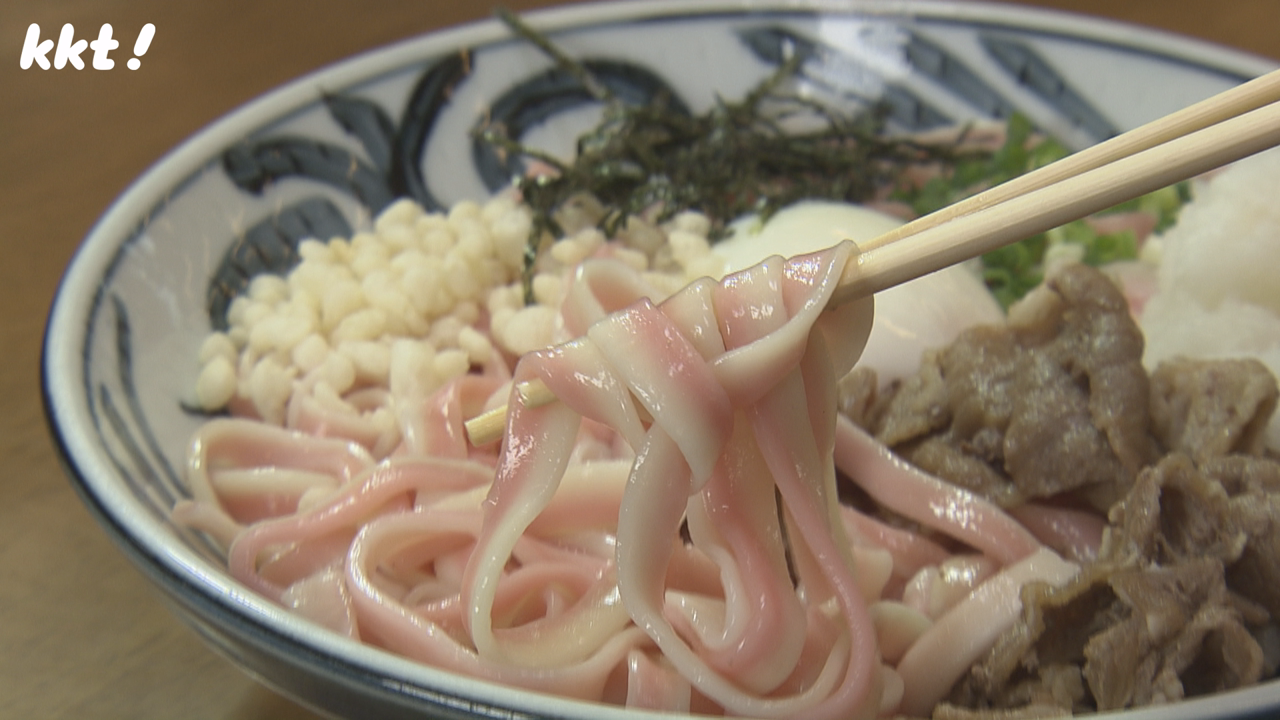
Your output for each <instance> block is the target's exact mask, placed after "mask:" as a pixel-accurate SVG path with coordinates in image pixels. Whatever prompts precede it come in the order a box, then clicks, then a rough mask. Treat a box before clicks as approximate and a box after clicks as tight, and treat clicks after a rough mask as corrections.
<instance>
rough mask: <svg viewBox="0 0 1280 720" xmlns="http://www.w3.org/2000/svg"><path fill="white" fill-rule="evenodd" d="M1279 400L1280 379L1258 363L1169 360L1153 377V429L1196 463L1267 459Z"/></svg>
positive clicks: (1165, 442) (1168, 446) (1169, 447)
mask: <svg viewBox="0 0 1280 720" xmlns="http://www.w3.org/2000/svg"><path fill="white" fill-rule="evenodd" d="M1277 397H1280V390H1278V389H1277V386H1276V378H1275V376H1274V375H1272V374H1271V371H1270V370H1268V369H1267V366H1266V365H1263V364H1262V363H1261V362H1259V361H1257V360H1254V359H1245V360H1189V359H1178V360H1171V361H1166V362H1164V363H1161V364H1160V366H1159V367H1157V368H1156V369H1155V371H1154V372H1153V373H1152V374H1151V429H1152V432H1153V433H1154V434H1155V436H1156V438H1157V439H1158V440H1159V441H1160V444H1161V445H1163V446H1164V448H1165V449H1166V450H1168V451H1170V452H1183V453H1186V454H1188V455H1190V456H1191V457H1193V458H1195V459H1196V460H1204V459H1206V458H1210V457H1214V456H1220V455H1230V454H1246V455H1262V454H1263V453H1264V451H1265V448H1266V428H1267V422H1268V421H1269V420H1270V419H1271V414H1272V413H1273V412H1274V411H1275V409H1276V400H1277Z"/></svg>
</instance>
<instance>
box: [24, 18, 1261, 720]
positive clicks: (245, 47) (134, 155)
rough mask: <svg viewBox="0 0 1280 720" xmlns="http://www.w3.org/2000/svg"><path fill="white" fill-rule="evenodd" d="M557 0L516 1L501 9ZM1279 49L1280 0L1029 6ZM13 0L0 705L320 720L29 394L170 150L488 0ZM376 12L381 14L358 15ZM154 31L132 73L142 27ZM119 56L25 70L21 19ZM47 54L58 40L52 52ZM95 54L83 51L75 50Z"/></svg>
mask: <svg viewBox="0 0 1280 720" xmlns="http://www.w3.org/2000/svg"><path fill="white" fill-rule="evenodd" d="M548 4H550V3H549V2H547V1H546V0H508V2H507V3H506V5H507V7H509V8H511V9H513V10H517V11H520V10H525V9H529V8H534V7H539V6H545V5H548ZM1030 4H1033V5H1042V6H1049V7H1057V8H1061V9H1067V10H1073V11H1077V12H1082V13H1088V14H1093V15H1101V16H1108V17H1113V18H1117V19H1121V20H1125V21H1128V22H1134V23H1141V24H1147V25H1153V26H1157V27H1161V28H1164V29H1167V30H1172V31H1174V32H1178V33H1182V34H1185V35H1192V36H1196V37H1200V38H1203V39H1206V40H1210V41H1213V42H1217V43H1221V44H1224V45H1231V46H1235V47H1238V48H1241V49H1244V50H1247V51H1250V52H1253V53H1255V54H1258V55H1262V56H1265V57H1269V58H1273V59H1277V60H1280V32H1277V27H1280V0H1222V1H1220V2H1212V3H1211V2H1205V0H1036V1H1034V2H1031V3H1030ZM364 8H365V9H361V8H360V4H359V3H357V2H355V1H354V0H287V1H280V2H278V1H275V0H265V1H261V2H260V1H258V0H225V1H221V0H220V1H216V2H215V1H212V0H211V1H208V2H203V1H195V0H192V1H191V2H181V3H178V2H172V1H171V0H128V1H127V2H126V1H125V0H62V1H61V2H57V3H49V2H36V1H35V0H17V1H15V0H10V1H9V2H6V3H4V4H3V6H2V7H0V247H3V250H4V254H3V256H0V308H3V313H4V320H3V321H2V322H0V349H2V350H3V357H2V359H0V397H3V398H4V401H3V404H2V405H0V468H3V471H0V717H2V718H79V719H81V720H84V719H88V718H126V717H127V718H135V719H143V718H226V719H231V718H236V719H239V720H251V719H252V720H259V719H265V718H273V719H276V720H285V719H288V718H312V717H316V716H315V715H314V714H313V713H312V712H310V711H308V710H306V709H304V708H301V707H299V706H297V705H295V704H294V703H293V702H291V701H289V700H287V699H284V698H282V697H280V696H278V695H276V694H274V693H273V692H272V691H270V690H268V689H265V688H264V687H262V686H261V685H259V684H257V683H256V682H255V681H254V680H253V679H251V678H249V677H247V676H246V675H244V674H243V673H241V672H240V671H239V670H238V669H236V668H235V667H234V666H232V665H231V664H230V663H228V662H227V661H225V660H223V659H222V658H221V657H219V656H217V655H215V654H214V653H213V652H211V651H210V650H208V649H207V648H206V647H205V646H204V645H203V644H202V643H201V642H200V641H199V640H198V639H197V638H196V636H195V635H194V633H192V632H191V631H190V630H188V629H187V628H186V627H185V626H184V625H182V624H181V623H179V622H178V621H177V620H176V619H175V618H174V617H173V616H172V615H170V614H169V612H168V611H167V610H166V608H165V607H164V606H163V605H162V604H161V602H160V600H159V597H158V594H157V593H156V592H154V591H153V590H152V589H151V587H150V586H149V585H148V584H147V583H146V582H145V581H144V580H143V578H142V576H141V575H140V574H139V573H138V572H137V571H136V570H134V568H133V567H132V566H130V565H129V564H128V563H127V562H126V561H125V559H124V558H123V556H122V555H120V554H119V553H118V552H117V551H116V549H115V547H114V546H113V545H112V544H111V542H110V541H109V540H108V538H107V536H106V535H105V534H104V533H103V532H102V531H101V530H99V529H98V527H97V526H96V525H95V524H94V522H93V520H92V519H91V518H90V516H89V514H88V513H87V512H86V511H85V510H84V509H83V507H82V506H81V504H80V502H79V500H78V499H77V497H76V496H75V494H74V493H73V491H72V489H71V486H70V484H69V483H68V482H67V480H66V479H65V476H64V475H63V473H62V470H61V468H60V467H59V464H58V461H57V459H56V457H55V454H54V451H53V448H52V445H51V443H50V441H49V436H48V432H47V430H46V427H45V424H44V418H43V411H42V408H41V404H40V394H39V370H38V363H39V356H40V339H41V333H42V330H43V327H44V322H45V315H46V312H47V310H48V307H49V304H50V301H51V299H52V297H53V293H54V290H55V287H56V285H57V282H58V278H59V276H60V274H61V273H62V270H63V267H64V266H65V264H66V263H67V261H68V260H69V259H70V257H71V255H72V253H73V251H74V250H75V248H76V246H77V244H78V243H79V241H80V239H81V238H82V237H83V236H84V235H85V233H86V232H87V231H88V230H89V227H90V226H91V224H92V223H93V222H94V221H95V219H96V218H97V217H98V216H99V214H100V213H102V211H103V210H104V209H105V208H106V206H107V205H108V204H109V203H110V202H111V201H112V199H113V198H114V197H115V196H116V195H117V194H119V193H120V192H121V191H122V190H123V189H124V188H125V186H126V185H127V184H128V183H129V182H131V181H132V180H133V179H134V178H135V177H136V176H137V175H139V174H140V173H141V172H143V171H144V170H145V169H146V168H147V166H148V165H150V164H151V163H152V162H154V161H155V160H156V159H157V158H158V157H159V156H160V155H161V154H163V153H164V152H165V151H166V150H168V149H169V148H171V147H173V146H174V145H176V144H177V143H179V142H180V141H182V140H183V139H184V138H186V137H187V136H188V135H190V134H192V133H194V132H196V131H197V130H199V129H200V128H201V127H202V126H204V125H205V124H206V123H208V122H210V121H211V120H214V119H215V118H217V117H219V116H221V115H223V114H224V113H226V112H228V111H229V110H231V109H233V108H235V107H236V106H238V105H240V104H241V103H243V102H245V101H247V100H249V99H251V98H253V97H255V96H257V95H259V94H261V93H263V92H265V91H267V90H269V89H271V88H273V87H275V86H277V85H279V84H281V83H283V82H285V81H287V80H290V79H292V78H294V77H296V76H298V75H300V74H303V73H305V72H307V71H310V70H313V69H315V68H317V67H320V66H322V65H324V64H327V63H330V62H333V61H336V60H339V59H342V58H344V57H348V56H350V55H352V54H354V53H357V52H359V51H362V50H365V49H368V48H372V47H375V46H378V45H381V44H384V43H387V42H390V41H394V40H398V39H401V38H405V37H409V36H411V35H415V34H418V33H422V32H426V31H429V30H433V29H436V28H440V27H445V26H449V25H453V24H457V23H461V22H466V21H469V20H474V19H478V18H481V17H484V16H487V15H488V14H489V8H490V5H489V4H488V3H487V2H485V1H484V0H380V1H379V2H377V3H365V4H364ZM368 8H376V10H374V11H370V10H369V9H368ZM148 22H150V23H153V24H154V25H155V27H156V35H155V39H154V40H153V42H152V44H151V47H150V49H149V50H148V52H147V53H146V54H145V55H144V56H143V57H142V58H141V62H142V64H141V67H140V68H139V69H138V70H137V71H130V70H128V69H126V68H125V66H124V63H125V61H126V60H127V59H128V58H130V57H132V52H131V51H132V49H133V40H134V38H135V37H136V36H137V34H138V31H139V29H140V28H141V27H142V25H143V24H144V23H148ZM31 23H38V24H39V25H40V28H41V33H42V37H45V38H48V37H55V38H56V36H57V33H58V30H59V28H61V27H62V25H63V24H64V23H71V24H72V25H73V26H74V28H75V31H76V37H77V38H84V39H89V40H92V39H94V38H95V37H97V33H98V30H99V28H100V27H101V26H102V25H103V23H110V24H111V25H112V26H113V28H114V29H115V37H116V39H117V40H118V41H120V43H121V45H120V48H119V49H118V50H116V51H115V52H114V53H113V57H115V58H117V59H116V67H115V68H114V69H112V70H110V71H98V70H94V69H92V68H91V67H86V69H84V70H80V71H76V70H74V69H71V68H70V67H68V68H66V69H63V70H48V71H42V70H39V69H38V68H34V67H33V68H32V69H29V70H21V69H20V64H19V58H20V55H21V48H22V46H23V40H24V36H25V33H26V30H27V26H28V25H30V24H31ZM49 55H50V59H52V56H53V53H52V52H50V54H49ZM83 57H84V59H85V60H86V61H90V60H91V59H92V51H91V50H90V51H86V52H85V53H84V55H83Z"/></svg>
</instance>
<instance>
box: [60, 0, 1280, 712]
mask: <svg viewBox="0 0 1280 720" xmlns="http://www.w3.org/2000/svg"><path fill="white" fill-rule="evenodd" d="M770 12H783V13H801V14H839V15H860V16H876V15H880V16H892V17H903V16H906V17H924V18H929V19H931V20H943V21H953V22H958V23H964V24H980V25H990V26H993V27H1015V28H1018V29H1020V30H1025V31H1031V32H1037V33H1042V34H1046V35H1053V36H1063V37H1072V38H1077V39H1082V40H1084V41H1086V42H1088V41H1097V42H1099V43H1104V44H1108V45H1114V46H1119V47H1123V48H1131V49H1133V50H1136V51H1142V52H1144V53H1148V54H1152V55H1158V56H1161V57H1163V58H1167V59H1170V60H1173V61H1175V62H1184V63H1187V64H1188V65H1194V66H1196V67H1200V68H1206V69H1210V70H1217V71H1220V72H1223V73H1226V74H1230V75H1232V76H1240V77H1246V76H1251V75H1257V74H1261V73H1263V72H1265V71H1268V70H1271V69H1274V67H1275V65H1276V64H1275V63H1274V62H1273V61H1270V60H1268V59H1265V58H1262V57H1259V56H1256V55H1253V54H1250V53H1246V52H1243V51H1240V50H1236V49H1232V48H1227V47H1223V46H1220V45H1216V44H1213V43H1210V42H1207V41H1203V40H1198V39H1194V38H1188V37H1185V36H1181V35H1177V34H1174V33H1170V32H1167V31H1164V30H1158V29H1153V28H1148V27H1143V26H1139V25H1132V24H1127V23H1122V22H1117V21H1112V20H1106V19H1101V18H1095V17H1090V16H1085V15H1080V14H1077V13H1072V12H1067V11H1062V10H1052V9H1045V8H1031V7H1024V6H1018V5H1009V4H1004V3H997V2H963V3H959V2H951V1H949V0H852V1H850V0H612V1H611V2H598V3H584V4H575V5H568V6H560V7H552V8H543V9H540V10H536V11H532V12H529V13H527V14H525V15H524V17H525V18H526V19H527V20H528V22H530V23H531V24H532V25H533V26H535V27H538V28H540V29H543V30H545V31H549V32H554V31H557V30H564V29H568V28H572V27H579V26H593V25H604V24H616V23H619V22H628V21H642V20H644V19H645V18H652V17H657V16H685V17H694V16H698V15H714V14H741V13H764V14H768V13H770ZM508 37H509V33H508V32H507V30H506V28H505V27H504V26H503V25H501V23H499V22H498V21H496V20H493V19H485V20H477V21H473V22H469V23H465V24H461V25H456V26H452V27H448V28H443V29H439V30H435V31H431V32H428V33H424V34H421V35H418V36H414V37H410V38H406V39H403V40H400V41H397V42H394V43H391V44H389V45H385V46H381V47H377V48H373V49H370V50H366V51H363V52H361V53H358V54H356V55H353V56H351V57H348V58H345V59H342V60H338V61H336V62H334V63H330V64H328V65H326V66H324V67H321V68H319V69H317V70H314V71H312V72H309V73H307V74H305V75H303V76H301V77H299V78H297V79H294V80H291V81H289V82H287V83H285V84H283V85H281V86H278V87H276V88H274V89H271V90H268V91H266V92H264V93H262V94H260V95H258V96H257V97H255V98H253V99H251V100H249V101H248V102H246V103H244V104H242V105H240V106H238V107H236V108H234V109H232V110H231V111H229V112H227V113H226V114H224V115H222V116H221V117H219V118H218V119H216V120H214V121H213V122H211V123H209V124H208V125H206V126H204V127H203V128H201V129H200V130H198V131H196V132H195V133H194V134H193V135H191V136H189V137H188V138H186V139H185V140H183V141H182V142H181V143H179V144H178V145H177V146H175V147H174V148H172V149H171V150H169V151H168V152H166V153H165V154H164V155H162V156H161V157H160V158H159V159H158V160H156V161H155V162H154V163H153V164H151V165H150V166H149V167H148V168H147V169H146V170H144V171H143V173H142V174H141V175H139V176H138V177H137V178H136V179H135V180H134V181H132V182H131V183H130V184H129V185H128V186H127V187H126V188H125V189H124V190H123V191H122V192H121V193H120V195H119V196H118V197H117V198H116V199H114V200H113V201H112V202H111V204H110V205H109V206H108V208H107V209H106V210H105V211H104V213H103V214H102V215H101V216H100V217H99V219H98V220H97V221H96V222H95V223H94V224H93V226H92V227H91V228H90V230H89V231H88V232H87V233H86V235H85V238H84V239H83V240H82V241H81V243H80V244H79V246H78V247H77V249H76V251H75V253H74V255H73V256H72V258H71V260H70V261H69V262H68V265H67V267H66V270H65V271H64V273H63V275H62V277H61V278H60V280H59V282H58V285H57V288H56V290H55V293H54V296H53V300H52V303H51V306H50V310H49V315H48V320H47V323H46V325H45V332H44V338H43V341H42V349H41V353H42V354H41V363H40V374H41V377H40V387H41V396H42V402H43V405H44V414H45V419H46V423H47V425H48V428H49V432H50V435H51V437H52V438H53V440H54V445H55V449H56V451H57V453H58V455H59V458H60V460H61V462H62V464H63V466H64V469H65V471H66V472H67V475H68V477H69V479H70V481H71V484H72V486H73V487H74V488H75V490H76V492H77V494H78V495H79V496H80V497H81V500H82V501H83V502H84V503H85V505H86V506H87V507H88V509H89V510H90V511H91V513H92V514H93V515H94V516H95V519H97V520H98V522H99V523H100V524H101V525H102V526H103V527H104V529H105V530H106V531H107V532H108V534H109V535H110V536H111V537H112V539H113V540H114V541H115V542H116V543H117V544H118V545H119V546H120V547H121V549H122V550H123V551H124V552H125V554H126V555H128V556H129V557H130V559H131V560H132V561H133V562H134V563H135V565H137V566H138V567H139V568H140V570H141V571H142V572H143V573H144V575H146V576H148V577H149V578H150V579H151V580H153V581H154V582H157V584H159V585H161V586H162V588H163V589H164V590H165V591H166V592H169V593H171V594H175V595H176V596H177V597H178V598H179V599H180V600H181V601H182V602H184V603H188V604H190V603H193V602H194V603H195V604H197V605H200V606H201V607H202V608H203V610H204V611H205V612H210V613H213V614H216V615H217V616H218V618H219V619H220V620H221V621H223V622H228V623H230V624H232V625H235V626H237V627H239V636H243V637H242V639H243V638H249V639H257V640H259V641H261V642H263V643H266V644H268V645H270V644H275V645H277V646H279V647H280V648H283V649H284V650H287V651H289V652H292V653H297V652H302V653H304V654H307V655H309V656H311V657H312V658H313V659H314V661H315V662H318V663H319V662H323V663H328V664H329V665H331V666H332V667H333V668H335V669H336V670H339V671H341V672H343V673H346V674H347V675H351V676H359V675H363V676H364V677H366V678H367V680H365V681H364V682H366V683H369V684H371V685H377V686H385V685H386V684H387V683H388V682H394V683H400V684H401V685H403V687H400V688H399V689H396V688H390V687H384V688H383V690H385V692H387V693H388V694H389V696H403V695H404V694H409V695H413V696H416V697H419V698H421V699H424V700H426V701H427V702H428V703H436V704H438V705H440V707H441V709H444V710H448V709H450V708H453V709H454V710H456V709H457V708H458V707H461V706H466V708H467V709H469V710H471V711H479V712H481V713H484V714H486V715H492V716H499V715H501V716H507V717H509V716H511V715H512V714H514V715H516V716H521V715H524V714H525V713H533V714H535V715H536V714H541V715H546V716H557V717H563V716H572V717H584V718H585V717H592V718H614V717H616V718H617V719H618V720H635V719H636V718H640V717H644V716H646V715H647V713H642V712H638V711H635V710H624V709H622V708H614V707H611V706H601V705H599V704H596V703H587V702H582V701H572V700H566V699H563V698H558V697H552V696H548V695H542V694H540V693H536V692H527V691H522V690H517V689H513V688H509V687H505V686H502V685H500V684H497V683H493V682H489V681H484V680H478V679H474V678H468V677H464V676H460V675H456V674H454V673H451V672H448V671H444V670H441V669H438V668H434V667H430V666H427V665H424V664H421V663H417V662H414V661H411V660H408V659H406V658H402V657H399V656H396V655H393V654H391V653H390V652H387V651H383V650H380V649H376V648H372V647H371V646H368V645H364V644H362V643H359V642H356V641H353V640H349V639H347V638H343V637H341V636H338V635H337V634H334V633H329V632H327V631H324V630H321V629H320V628H318V627H317V626H314V625H312V624H311V623H310V622H307V621H305V620H302V619H301V618H298V617H296V616H294V615H291V614H289V613H287V612H285V611H284V610H283V609H281V608H278V607H276V606H275V605H273V604H271V603H270V602H269V601H266V600H265V599H264V598H260V597H258V596H257V595H256V594H254V593H252V591H249V590H248V589H247V588H244V587H242V586H240V585H239V584H238V583H236V582H234V581H233V580H231V578H230V576H228V575H225V574H221V575H220V571H219V569H218V568H215V567H211V566H209V565H208V563H207V561H205V560H204V559H203V558H201V557H199V556H198V555H197V554H196V553H194V552H191V551H189V550H188V549H186V548H181V547H179V548H176V549H173V548H170V547H168V546H167V544H166V540H167V539H168V537H169V536H168V535H167V534H166V533H165V531H164V530H163V526H162V524H161V523H159V522H158V521H156V520H155V519H154V518H153V517H152V516H151V515H150V514H149V513H148V512H146V511H145V509H143V508H142V507H141V505H140V504H139V503H138V501H137V500H136V499H135V498H133V497H132V496H130V495H129V494H128V493H127V492H117V491H115V490H114V489H113V487H112V485H113V484H115V483H116V482H117V481H116V479H115V478H114V477H113V476H112V473H111V472H110V471H109V470H107V468H109V463H108V461H107V459H106V458H105V456H104V454H103V453H102V451H101V450H100V449H99V448H97V447H96V443H95V441H94V439H93V437H92V433H90V432H88V431H87V428H86V425H85V423H84V422H81V421H83V420H84V419H85V418H86V417H87V416H88V405H87V401H86V396H85V394H84V393H85V392H86V390H87V388H85V387H84V385H83V382H80V381H81V380H83V362H84V358H85V355H86V354H87V348H86V346H85V343H84V341H85V340H86V339H87V336H86V333H85V328H87V327H89V326H90V321H91V318H92V317H93V316H94V314H95V312H96V300H95V301H94V302H87V300H90V299H91V298H95V297H97V295H96V294H97V293H98V292H99V291H100V287H99V284H100V282H101V281H102V280H104V279H106V278H109V276H110V273H111V272H112V268H113V266H114V264H115V263H116V262H118V260H119V258H120V254H121V250H122V248H123V247H124V246H125V245H127V244H128V243H129V242H130V240H131V238H133V237H135V236H136V235H137V234H138V233H140V232H141V229H142V227H143V225H144V224H145V222H146V219H147V218H148V217H149V216H150V215H151V214H152V213H154V212H156V210H157V209H158V208H159V207H160V206H161V204H162V201H163V198H164V196H165V194H166V193H167V192H168V191H169V190H170V189H171V188H173V187H176V186H180V185H181V184H183V183H185V182H188V181H189V179H190V178H191V177H192V176H193V175H194V174H195V173H198V172H199V170H200V169H201V168H202V167H204V166H206V164H207V163H208V162H209V161H210V159H211V158H215V157H217V156H218V154H219V153H220V152H221V151H222V150H223V149H224V148H226V147H227V146H228V145H230V144H231V143H233V142H235V141H236V140H238V139H240V138H243V137H245V136H246V135H249V134H251V133H252V132H253V131H254V130H256V129H259V128H261V127H264V126H266V125H269V124H271V123H274V122H277V121H279V120H280V119H281V118H286V117H288V116H290V115H291V114H292V113H295V112H297V111H299V110H300V109H301V108H303V107H306V106H308V105H310V104H312V103H314V102H316V101H317V100H319V99H321V98H322V97H323V96H324V94H325V93H326V90H329V89H342V88H348V87H351V86H355V85H358V84H360V83H362V82H364V81H367V80H369V79H370V78H375V77H380V76H383V75H386V74H387V73H390V72H394V71H397V70H399V69H402V68H407V67H411V66H416V65H420V64H421V63H422V62H424V60H426V59H429V58H432V57H439V56H442V55H444V54H446V53H449V52H452V51H455V50H456V49H458V48H460V47H468V46H475V45H483V44H493V43H497V42H500V41H502V40H503V39H504V38H508ZM511 41H512V42H517V40H514V39H512V40H511ZM73 380H75V382H73ZM104 471H105V472H104ZM1269 689H1270V690H1272V692H1270V693H1269V697H1263V696H1266V695H1268V693H1259V692H1258V689H1257V688H1250V689H1245V690H1241V691H1235V692H1232V693H1223V694H1218V695H1213V696H1210V697H1207V698H1202V699H1196V700H1190V701H1185V702H1183V703H1180V704H1178V705H1175V706H1165V707H1163V708H1161V711H1160V713H1159V716H1160V717H1170V718H1176V717H1185V718H1191V717H1196V716H1198V713H1199V712H1203V711H1204V710H1206V709H1207V708H1208V707H1209V705H1208V703H1212V705H1213V706H1214V707H1219V708H1221V707H1223V706H1231V707H1233V708H1234V709H1235V710H1236V711H1237V712H1240V713H1248V712H1264V711H1265V709H1266V707H1265V706H1264V705H1263V704H1262V703H1263V702H1264V701H1266V702H1267V703H1268V704H1269V705H1270V706H1271V707H1274V706H1275V705H1276V703H1277V702H1280V683H1275V684H1274V687H1271V688H1269ZM1255 696H1259V697H1255ZM304 702H305V700H304ZM459 703H461V705H458V704H459ZM321 710H323V709H322V708H321ZM665 717H670V716H669V715H668V716H665ZM1099 717H1105V715H1100V716H1099ZM1123 717H1124V718H1127V719H1129V720H1138V718H1140V717H1144V715H1143V714H1142V711H1138V712H1133V713H1130V714H1126V715H1124V716H1123ZM1153 717H1154V714H1153Z"/></svg>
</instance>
